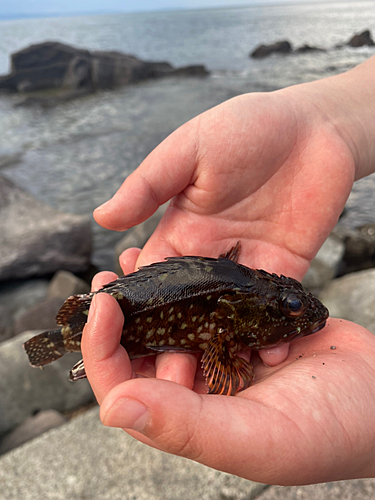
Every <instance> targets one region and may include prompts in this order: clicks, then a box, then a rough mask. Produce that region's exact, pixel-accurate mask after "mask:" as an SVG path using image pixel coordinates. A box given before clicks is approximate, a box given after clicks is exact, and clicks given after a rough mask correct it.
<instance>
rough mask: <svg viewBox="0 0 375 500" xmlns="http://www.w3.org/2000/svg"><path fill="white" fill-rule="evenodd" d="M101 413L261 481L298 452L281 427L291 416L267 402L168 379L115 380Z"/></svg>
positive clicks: (165, 445) (143, 435)
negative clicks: (214, 392) (208, 391)
mask: <svg viewBox="0 0 375 500" xmlns="http://www.w3.org/2000/svg"><path fill="white" fill-rule="evenodd" d="M100 417H101V420H102V422H103V424H104V425H108V426H112V427H122V428H124V429H126V430H127V431H128V430H130V429H131V430H133V431H136V436H137V437H138V438H139V439H140V440H141V441H143V442H145V443H147V444H149V445H151V446H153V447H155V448H158V449H160V450H162V451H165V452H168V453H172V454H174V455H179V456H183V457H185V458H189V459H192V460H195V461H197V462H200V463H202V464H204V465H207V466H210V467H213V468H215V469H219V470H222V471H225V472H229V473H231V474H236V475H239V476H242V477H245V478H248V479H252V480H256V481H260V482H268V481H269V480H270V477H272V479H273V481H274V480H275V475H276V476H277V473H276V474H275V470H276V471H277V469H278V468H279V469H283V468H285V467H284V465H285V464H286V463H288V458H289V455H291V462H296V457H298V454H294V456H293V451H291V448H292V447H291V446H290V441H289V438H288V436H287V432H285V430H286V429H287V426H288V425H290V422H288V421H287V419H286V418H285V419H284V418H283V417H282V415H281V416H280V415H279V414H278V412H276V411H275V410H273V409H272V408H269V407H267V406H266V405H263V404H262V403H258V402H256V401H249V400H247V399H245V398H242V397H227V396H218V395H200V394H197V393H195V392H193V391H191V390H189V389H187V388H185V387H183V386H181V385H178V384H176V383H174V382H170V381H164V380H157V379H135V380H129V381H127V382H124V383H122V384H120V385H118V386H116V387H115V388H113V389H112V390H111V392H110V393H109V394H108V395H107V396H106V398H105V399H104V400H103V402H102V406H101V410H100ZM284 420H285V422H284ZM131 434H132V435H134V434H135V433H134V432H131ZM277 441H279V443H277ZM277 445H279V446H277ZM281 458H282V459H281ZM291 462H289V465H290V464H291ZM297 465H300V462H298V464H296V466H297ZM270 474H272V476H270Z"/></svg>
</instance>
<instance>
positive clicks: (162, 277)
mask: <svg viewBox="0 0 375 500" xmlns="http://www.w3.org/2000/svg"><path fill="white" fill-rule="evenodd" d="M167 278H168V273H163V274H159V280H160V281H161V282H163V281H165V280H166V279H167Z"/></svg>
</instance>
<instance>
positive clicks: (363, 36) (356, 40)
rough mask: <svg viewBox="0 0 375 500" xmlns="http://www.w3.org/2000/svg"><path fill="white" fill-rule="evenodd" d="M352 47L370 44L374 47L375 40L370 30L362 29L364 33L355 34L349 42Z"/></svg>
mask: <svg viewBox="0 0 375 500" xmlns="http://www.w3.org/2000/svg"><path fill="white" fill-rule="evenodd" d="M348 45H349V46H350V47H363V46H364V45H368V46H370V47H372V46H373V45H375V42H374V40H373V39H372V37H371V33H370V30H365V31H362V33H359V34H356V35H354V36H353V37H352V38H351V39H350V40H349V42H348Z"/></svg>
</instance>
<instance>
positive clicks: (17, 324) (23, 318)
mask: <svg viewBox="0 0 375 500" xmlns="http://www.w3.org/2000/svg"><path fill="white" fill-rule="evenodd" d="M63 302H64V299H63V298H61V297H49V298H48V299H46V300H44V301H43V302H39V303H38V304H35V305H34V306H32V307H30V308H29V309H27V310H26V311H24V312H23V313H21V314H18V315H16V316H15V320H14V333H15V334H16V335H17V334H18V333H22V332H25V331H26V330H54V329H55V328H56V319H55V318H56V315H57V312H58V310H59V309H60V307H61V306H62V305H63Z"/></svg>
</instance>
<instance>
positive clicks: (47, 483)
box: [0, 408, 267, 500]
mask: <svg viewBox="0 0 375 500" xmlns="http://www.w3.org/2000/svg"><path fill="white" fill-rule="evenodd" d="M0 484H1V497H2V498H3V499H6V500H20V499H27V500H40V499H56V500H57V499H77V500H78V499H90V500H124V499H129V500H130V499H131V500H135V499H136V500H176V499H178V500H191V499H193V498H199V499H200V500H219V499H221V500H230V499H236V500H251V499H255V498H258V496H259V494H260V493H261V492H262V491H263V490H265V489H266V488H267V486H266V485H264V484H259V483H254V482H252V481H248V480H246V479H242V478H239V477H237V476H233V475H230V474H226V473H224V472H219V471H217V470H214V469H210V468H209V467H205V466H204V465H201V464H198V463H197V462H194V461H193V460H187V459H185V458H181V457H177V456H173V455H169V454H167V453H163V452H162V451H159V450H155V449H153V448H151V447H149V446H146V445H144V444H142V443H140V442H139V441H136V440H135V439H133V438H131V437H130V436H129V435H127V434H126V433H125V432H123V431H122V430H121V429H114V428H110V427H104V426H103V425H102V424H101V423H100V420H99V416H98V409H97V408H95V409H93V410H90V411H88V412H86V413H85V414H84V415H82V416H80V417H77V418H75V419H73V420H71V421H70V422H68V423H67V424H65V425H63V426H61V427H59V428H58V429H53V430H51V431H50V432H47V433H45V434H43V435H42V436H39V437H37V438H36V439H34V440H33V441H31V442H29V443H26V444H25V445H23V446H22V447H20V448H17V449H16V450H13V451H11V452H10V453H7V454H6V455H4V456H2V457H1V458H0Z"/></svg>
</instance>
